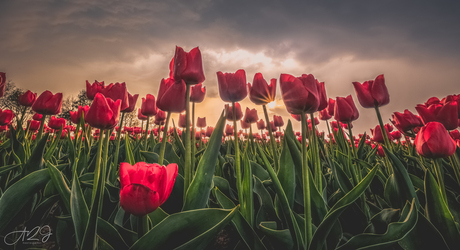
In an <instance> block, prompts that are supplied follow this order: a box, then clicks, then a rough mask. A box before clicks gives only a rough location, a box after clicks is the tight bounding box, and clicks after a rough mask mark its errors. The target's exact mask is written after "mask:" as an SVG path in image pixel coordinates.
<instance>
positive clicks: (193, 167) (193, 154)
mask: <svg viewBox="0 0 460 250" xmlns="http://www.w3.org/2000/svg"><path fill="white" fill-rule="evenodd" d="M191 140H192V148H191V149H192V152H191V154H192V155H191V160H192V161H191V162H192V163H191V164H192V176H195V151H196V142H195V103H194V102H192V138H191Z"/></svg>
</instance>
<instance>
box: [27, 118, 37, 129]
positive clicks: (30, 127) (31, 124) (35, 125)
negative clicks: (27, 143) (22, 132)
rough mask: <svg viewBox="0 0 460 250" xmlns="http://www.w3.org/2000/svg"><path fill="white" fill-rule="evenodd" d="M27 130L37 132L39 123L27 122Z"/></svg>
mask: <svg viewBox="0 0 460 250" xmlns="http://www.w3.org/2000/svg"><path fill="white" fill-rule="evenodd" d="M28 122H29V130H30V131H37V130H38V129H39V128H40V121H35V120H29V121H28Z"/></svg>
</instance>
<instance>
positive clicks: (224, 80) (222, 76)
mask: <svg viewBox="0 0 460 250" xmlns="http://www.w3.org/2000/svg"><path fill="white" fill-rule="evenodd" d="M217 82H218V83H219V95H220V98H221V99H222V100H223V101H224V102H239V101H241V100H243V99H244V98H246V96H247V95H248V90H247V88H246V72H245V71H244V70H242V69H240V70H237V71H236V72H235V73H222V72H220V71H219V72H217Z"/></svg>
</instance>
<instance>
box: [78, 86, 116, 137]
mask: <svg viewBox="0 0 460 250" xmlns="http://www.w3.org/2000/svg"><path fill="white" fill-rule="evenodd" d="M120 106H121V100H117V101H115V102H114V101H113V100H112V99H110V98H105V97H104V95H102V94H101V93H97V94H96V96H95V97H94V101H93V103H92V104H91V107H90V108H89V110H88V113H87V114H86V116H85V121H86V122H87V123H88V124H89V125H90V126H92V127H94V128H99V129H112V128H114V127H115V126H116V125H117V123H118V120H119V116H120Z"/></svg>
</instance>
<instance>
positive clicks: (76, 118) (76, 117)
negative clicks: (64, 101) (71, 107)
mask: <svg viewBox="0 0 460 250" xmlns="http://www.w3.org/2000/svg"><path fill="white" fill-rule="evenodd" d="M88 110H89V106H88V105H86V106H84V107H82V106H78V111H69V112H70V120H71V121H72V122H73V123H75V124H79V123H80V119H81V115H82V114H83V119H84V117H85V116H86V114H87V113H88Z"/></svg>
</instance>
